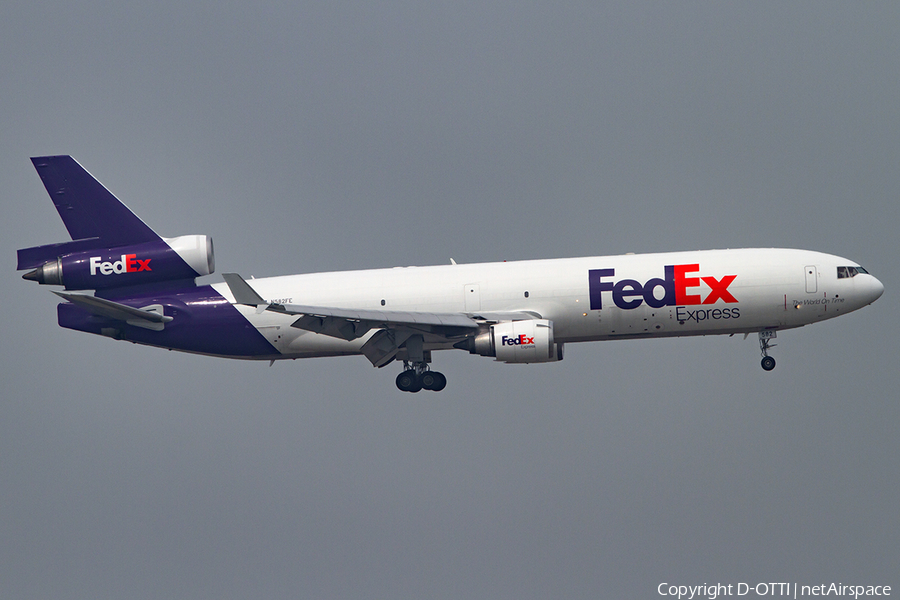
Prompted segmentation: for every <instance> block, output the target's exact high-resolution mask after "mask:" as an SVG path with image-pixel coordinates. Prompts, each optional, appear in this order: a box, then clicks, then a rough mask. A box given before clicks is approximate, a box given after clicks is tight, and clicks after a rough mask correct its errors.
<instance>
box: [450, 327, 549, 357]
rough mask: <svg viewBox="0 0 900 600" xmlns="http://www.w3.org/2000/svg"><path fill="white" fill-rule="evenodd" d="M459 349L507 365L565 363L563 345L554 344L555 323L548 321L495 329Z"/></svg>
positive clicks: (492, 328) (479, 335) (483, 333)
mask: <svg viewBox="0 0 900 600" xmlns="http://www.w3.org/2000/svg"><path fill="white" fill-rule="evenodd" d="M457 347H458V348H460V347H461V348H463V349H464V350H468V351H469V352H470V353H471V354H480V355H481V356H494V357H496V358H497V360H498V361H501V362H506V363H540V362H554V361H557V360H562V359H563V345H562V344H557V343H555V342H554V341H553V322H552V321H548V320H546V319H529V320H525V321H509V322H505V323H497V324H496V325H491V326H490V328H489V329H487V330H485V331H483V332H481V333H479V334H478V335H477V336H475V337H473V338H469V339H468V340H466V342H464V343H463V344H462V345H460V344H457Z"/></svg>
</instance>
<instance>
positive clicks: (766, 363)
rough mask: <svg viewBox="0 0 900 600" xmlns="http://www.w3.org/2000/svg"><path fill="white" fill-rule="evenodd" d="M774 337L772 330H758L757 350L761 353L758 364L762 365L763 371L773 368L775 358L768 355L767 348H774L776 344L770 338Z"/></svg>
mask: <svg viewBox="0 0 900 600" xmlns="http://www.w3.org/2000/svg"><path fill="white" fill-rule="evenodd" d="M775 337H776V334H775V331H774V330H769V331H760V332H759V351H760V353H761V354H762V360H761V361H760V365H762V368H763V370H764V371H771V370H772V369H774V368H775V359H774V358H772V357H771V356H769V348H774V347H775V345H776V344H773V343H771V341H770V340H773V339H775Z"/></svg>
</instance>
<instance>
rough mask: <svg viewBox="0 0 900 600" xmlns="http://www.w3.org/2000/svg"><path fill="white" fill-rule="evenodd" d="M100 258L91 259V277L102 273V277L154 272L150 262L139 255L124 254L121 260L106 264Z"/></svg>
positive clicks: (93, 257)
mask: <svg viewBox="0 0 900 600" xmlns="http://www.w3.org/2000/svg"><path fill="white" fill-rule="evenodd" d="M100 259H101V257H99V256H92V257H91V259H90V260H91V263H90V264H91V275H96V274H97V271H98V270H99V271H100V274H101V275H112V274H116V275H118V274H121V273H137V272H140V271H152V270H153V269H151V268H150V260H151V259H149V258H147V259H143V260H142V259H140V258H138V257H137V254H123V255H122V259H121V260H117V261H113V262H106V261H102V260H100Z"/></svg>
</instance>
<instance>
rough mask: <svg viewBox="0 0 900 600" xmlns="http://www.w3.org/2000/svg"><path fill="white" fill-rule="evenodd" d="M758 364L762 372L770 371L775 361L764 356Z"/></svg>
mask: <svg viewBox="0 0 900 600" xmlns="http://www.w3.org/2000/svg"><path fill="white" fill-rule="evenodd" d="M760 364H761V365H762V368H763V370H764V371H771V370H772V369H774V368H775V359H774V358H772V357H771V356H764V357H763V359H762V361H760Z"/></svg>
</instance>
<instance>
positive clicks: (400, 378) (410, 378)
mask: <svg viewBox="0 0 900 600" xmlns="http://www.w3.org/2000/svg"><path fill="white" fill-rule="evenodd" d="M395 383H396V384H397V389H399V390H400V391H401V392H412V391H416V392H418V391H419V389H421V385H420V384H419V378H418V377H416V372H415V371H413V370H412V369H410V370H408V371H403V372H401V373H400V374H399V375H397V380H396V382H395ZM414 388H415V389H414Z"/></svg>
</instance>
